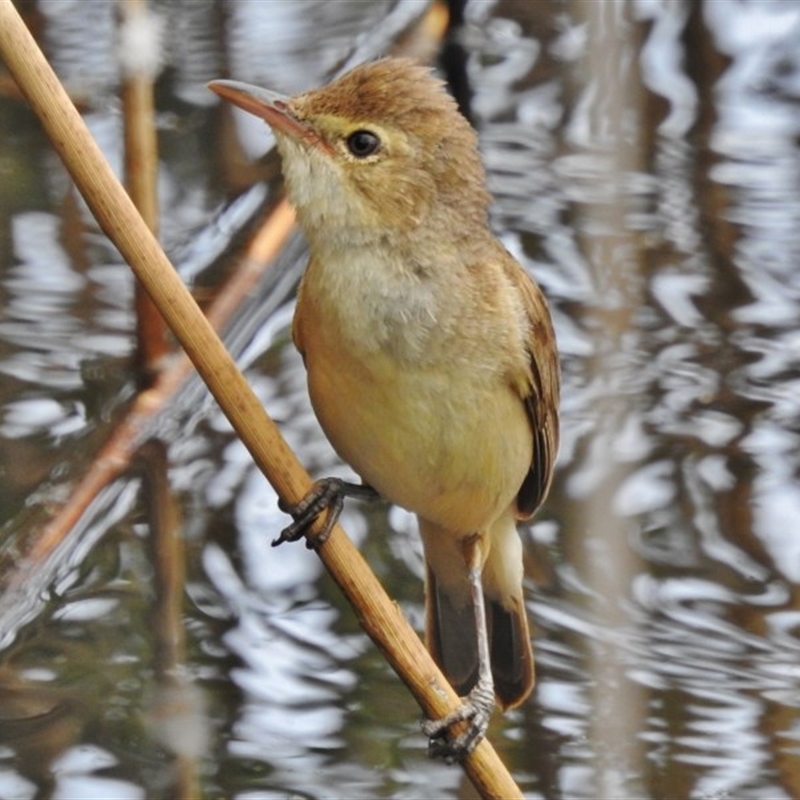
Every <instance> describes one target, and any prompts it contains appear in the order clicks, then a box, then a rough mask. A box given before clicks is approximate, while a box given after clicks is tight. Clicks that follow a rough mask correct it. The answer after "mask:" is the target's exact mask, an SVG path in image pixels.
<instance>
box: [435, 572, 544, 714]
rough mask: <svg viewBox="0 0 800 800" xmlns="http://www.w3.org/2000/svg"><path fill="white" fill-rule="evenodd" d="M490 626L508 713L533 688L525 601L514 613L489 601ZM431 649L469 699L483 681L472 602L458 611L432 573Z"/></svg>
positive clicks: (498, 686) (497, 682) (499, 692)
mask: <svg viewBox="0 0 800 800" xmlns="http://www.w3.org/2000/svg"><path fill="white" fill-rule="evenodd" d="M486 604H487V607H486V622H487V628H488V632H489V652H490V655H491V662H492V677H493V678H494V689H495V695H496V696H497V701H498V704H499V705H500V706H501V707H502V708H503V709H506V708H513V707H515V706H517V705H519V704H520V703H522V702H523V701H524V700H525V698H526V697H527V696H528V695H529V694H530V692H531V689H532V688H533V681H534V670H533V650H532V648H531V640H530V633H529V631H528V619H527V615H526V613H525V607H524V605H523V603H522V601H521V600H518V601H517V600H515V602H514V606H513V608H512V609H511V610H510V611H509V610H507V609H506V608H504V607H503V605H502V604H501V603H499V602H498V601H493V600H491V599H490V598H488V597H487V598H486ZM425 612H426V613H425V617H426V620H425V623H426V624H425V632H426V644H427V647H428V650H429V651H430V653H431V655H432V656H433V657H434V659H435V661H436V663H437V664H438V665H439V666H440V668H441V669H442V671H443V672H444V674H445V675H446V676H447V679H448V680H449V681H450V683H451V685H452V686H453V688H454V689H455V690H456V691H457V692H458V694H460V695H462V696H464V695H466V694H468V693H469V691H470V689H472V687H473V686H474V685H475V683H476V681H477V680H478V646H477V634H476V631H475V617H474V614H473V610H472V603H471V601H467V602H466V603H465V604H463V605H459V606H458V607H457V606H456V605H454V604H453V603H452V602H451V600H450V598H449V597H448V595H447V594H446V593H445V592H442V591H440V590H439V587H438V586H437V583H436V576H435V575H434V573H433V571H432V570H431V568H430V567H428V570H427V582H426V594H425Z"/></svg>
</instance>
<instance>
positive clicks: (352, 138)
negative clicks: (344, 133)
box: [347, 131, 381, 158]
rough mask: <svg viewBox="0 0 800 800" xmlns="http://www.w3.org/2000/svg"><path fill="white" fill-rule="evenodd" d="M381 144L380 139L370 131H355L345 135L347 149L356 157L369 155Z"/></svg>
mask: <svg viewBox="0 0 800 800" xmlns="http://www.w3.org/2000/svg"><path fill="white" fill-rule="evenodd" d="M380 146H381V140H380V139H379V138H378V137H377V136H376V135H375V134H374V133H373V132H372V131H355V132H354V133H351V134H350V135H349V136H348V137H347V149H348V150H349V151H350V152H351V153H352V154H353V155H354V156H355V157H356V158H366V157H367V156H371V155H372V154H373V153H374V152H375V151H376V150H377V149H378V148H379V147H380Z"/></svg>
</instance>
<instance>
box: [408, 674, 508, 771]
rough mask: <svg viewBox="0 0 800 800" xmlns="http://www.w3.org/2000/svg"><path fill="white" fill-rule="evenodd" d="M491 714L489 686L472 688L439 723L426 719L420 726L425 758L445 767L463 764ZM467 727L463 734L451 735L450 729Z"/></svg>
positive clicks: (491, 703) (482, 733)
mask: <svg viewBox="0 0 800 800" xmlns="http://www.w3.org/2000/svg"><path fill="white" fill-rule="evenodd" d="M493 710H494V691H493V688H492V686H491V684H490V683H489V684H488V685H484V684H482V683H480V682H479V683H478V684H476V686H475V687H474V688H473V689H472V691H471V692H470V693H469V695H468V696H467V697H465V698H464V699H463V703H462V704H461V705H460V706H459V707H458V708H457V709H455V711H452V712H451V713H450V714H448V715H447V716H446V717H442V718H441V719H429V720H425V721H424V722H423V723H422V732H423V733H424V734H425V735H426V736H427V737H428V739H429V741H428V755H429V756H430V757H431V758H441V759H444V761H445V762H446V763H448V764H452V763H454V762H456V761H463V760H464V759H465V758H466V757H467V756H468V755H469V754H470V753H471V752H472V751H473V750H474V749H475V748H476V747H477V746H478V743H479V742H480V740H481V739H483V737H484V736H485V735H486V729H487V728H488V727H489V719H490V717H491V716H492V711H493ZM459 722H467V723H469V724H468V725H467V727H466V729H465V730H463V731H462V732H461V733H458V734H455V733H452V732H451V728H452V726H453V725H456V724H457V723H459Z"/></svg>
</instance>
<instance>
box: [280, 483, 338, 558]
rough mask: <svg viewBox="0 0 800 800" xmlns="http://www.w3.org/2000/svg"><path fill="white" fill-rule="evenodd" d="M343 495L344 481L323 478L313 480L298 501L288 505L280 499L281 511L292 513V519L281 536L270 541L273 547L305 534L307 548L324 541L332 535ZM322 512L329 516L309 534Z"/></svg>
mask: <svg viewBox="0 0 800 800" xmlns="http://www.w3.org/2000/svg"><path fill="white" fill-rule="evenodd" d="M346 494H347V491H346V484H345V482H344V481H343V480H340V479H339V478H323V479H322V480H319V481H316V482H315V483H314V485H313V486H312V487H311V489H310V491H309V492H308V494H307V495H306V496H305V497H304V498H303V499H302V500H301V501H300V502H299V503H295V505H293V506H290V505H287V504H286V503H283V502H281V501H279V502H278V507H279V508H280V510H281V511H285V512H286V513H287V514H291V515H292V517H294V522H293V523H292V524H291V525H289V526H287V527H286V528H284V529H283V530H282V531H281V534H280V536H278V538H277V539H275V540H273V542H272V546H273V547H277V546H278V545H279V544H283V543H284V542H296V541H297V540H298V539H302V538H303V536H306V537H307V541H306V547H308V548H309V549H312V548H314V547H318V546H319V545H321V544H323V543H324V542H325V540H326V539H327V538H328V537H329V536H330V535H331V531H332V530H333V526H334V525H335V524H336V520H338V519H339V515H340V514H341V513H342V507H343V506H344V498H345V495H346ZM323 511H327V512H328V516H327V517H326V519H325V524H324V525H323V527H322V530H320V531H319V532H318V533H315V534H313V535H310V533H309V531H310V528H311V525H312V524H313V522H314V520H315V519H316V518H317V517H318V516H319V515H320V514H321V513H322V512H323Z"/></svg>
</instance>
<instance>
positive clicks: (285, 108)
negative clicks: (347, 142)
mask: <svg viewBox="0 0 800 800" xmlns="http://www.w3.org/2000/svg"><path fill="white" fill-rule="evenodd" d="M208 88H209V89H211V91H212V92H214V93H215V94H218V95H219V96H220V97H221V98H222V99H223V100H227V101H228V102H229V103H233V105H235V106H238V107H239V108H241V109H242V110H244V111H247V112H248V113H250V114H254V115H255V116H257V117H261V119H263V120H264V121H265V122H266V123H267V125H269V126H270V127H271V128H273V129H274V130H276V131H279V132H280V133H283V134H285V135H286V136H289V137H290V138H292V139H296V140H299V141H303V142H306V143H307V144H310V145H313V146H314V147H318V148H320V149H321V150H324V151H325V152H331V148H330V146H329V145H328V144H327V142H325V141H324V140H323V139H322V138H321V137H320V135H319V134H318V133H317V132H316V131H315V130H314V129H313V128H311V127H310V126H309V125H308V124H306V123H305V122H304V121H303V120H300V119H298V118H297V117H296V116H294V114H292V112H291V110H290V108H289V97H287V96H286V95H283V94H279V93H278V92H272V91H270V90H269V89H262V88H261V87H260V86H253V85H252V84H250V83H242V82H241V81H222V80H220V81H211V82H210V83H209V84H208Z"/></svg>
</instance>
